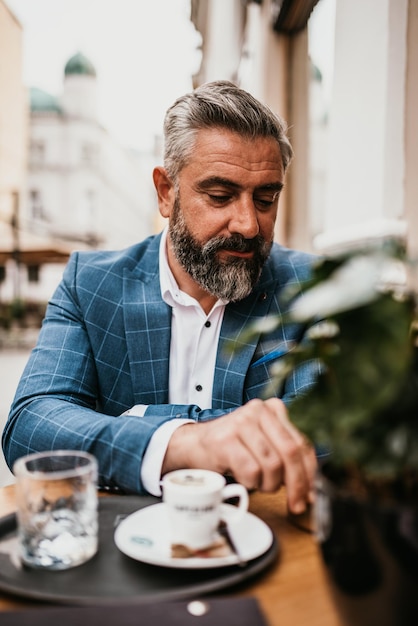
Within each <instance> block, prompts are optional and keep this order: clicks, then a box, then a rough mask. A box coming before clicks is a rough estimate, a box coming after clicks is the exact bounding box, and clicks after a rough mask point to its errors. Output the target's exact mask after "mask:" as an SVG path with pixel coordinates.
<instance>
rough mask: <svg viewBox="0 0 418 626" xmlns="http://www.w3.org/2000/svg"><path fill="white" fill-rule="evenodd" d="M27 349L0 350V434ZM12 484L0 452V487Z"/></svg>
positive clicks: (27, 352)
mask: <svg viewBox="0 0 418 626" xmlns="http://www.w3.org/2000/svg"><path fill="white" fill-rule="evenodd" d="M29 352H30V349H29V348H0V378H1V392H0V432H1V433H2V432H3V428H4V424H5V423H6V419H7V415H8V413H9V408H10V404H11V402H12V400H13V396H14V394H15V391H16V387H17V384H18V382H19V378H20V376H21V374H22V371H23V368H24V367H25V365H26V361H27V360H28V357H29ZM12 482H13V475H12V473H11V472H10V471H9V469H8V467H7V465H6V462H5V460H4V457H3V452H2V451H0V487H4V486H5V485H8V484H10V483H12Z"/></svg>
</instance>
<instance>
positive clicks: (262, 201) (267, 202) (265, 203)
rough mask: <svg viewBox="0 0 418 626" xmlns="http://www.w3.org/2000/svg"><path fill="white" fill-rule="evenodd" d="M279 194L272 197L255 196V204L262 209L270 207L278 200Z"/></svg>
mask: <svg viewBox="0 0 418 626" xmlns="http://www.w3.org/2000/svg"><path fill="white" fill-rule="evenodd" d="M276 197H277V196H273V197H270V198H254V202H255V204H256V205H257V206H258V207H260V208H261V209H269V208H270V207H271V206H272V205H273V204H274V202H275V201H276Z"/></svg>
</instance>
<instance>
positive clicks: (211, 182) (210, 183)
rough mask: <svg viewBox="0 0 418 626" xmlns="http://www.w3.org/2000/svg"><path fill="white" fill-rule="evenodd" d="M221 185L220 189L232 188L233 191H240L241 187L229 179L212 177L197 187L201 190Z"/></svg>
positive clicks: (199, 183)
mask: <svg viewBox="0 0 418 626" xmlns="http://www.w3.org/2000/svg"><path fill="white" fill-rule="evenodd" d="M216 185H219V186H220V187H230V188H232V189H240V188H241V185H238V184H237V183H234V182H233V181H232V180H230V179H229V178H222V176H210V177H209V178H205V179H204V180H201V181H199V182H198V183H197V187H199V189H203V190H204V189H211V188H212V187H215V186H216Z"/></svg>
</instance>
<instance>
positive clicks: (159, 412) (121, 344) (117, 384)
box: [2, 235, 316, 493]
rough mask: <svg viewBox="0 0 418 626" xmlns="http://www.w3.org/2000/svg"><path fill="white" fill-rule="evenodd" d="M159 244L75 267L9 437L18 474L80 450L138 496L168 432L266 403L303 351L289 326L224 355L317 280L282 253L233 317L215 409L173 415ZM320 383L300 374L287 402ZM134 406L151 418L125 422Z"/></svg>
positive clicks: (20, 393)
mask: <svg viewBox="0 0 418 626" xmlns="http://www.w3.org/2000/svg"><path fill="white" fill-rule="evenodd" d="M159 244H160V235H157V236H153V237H150V238H148V239H147V240H145V241H144V242H142V243H140V244H137V245H135V246H133V247H131V248H129V249H127V250H124V251H121V252H107V251H106V252H104V251H95V252H76V253H74V254H73V255H72V256H71V258H70V260H69V263H68V265H67V267H66V269H65V272H64V275H63V279H62V281H61V283H60V285H59V286H58V288H57V289H56V291H55V294H54V295H53V297H52V299H51V301H50V302H49V304H48V307H47V312H46V316H45V319H44V322H43V325H42V329H41V332H40V335H39V340H38V343H37V345H36V347H35V348H34V350H33V351H32V354H31V356H30V358H29V361H28V364H27V366H26V368H25V370H24V372H23V375H22V378H21V381H20V383H19V386H18V389H17V392H16V396H15V399H14V402H13V405H12V408H11V411H10V414H9V418H8V421H7V424H6V427H5V430H4V433H3V439H2V443H3V450H4V453H5V458H6V461H7V462H8V464H9V467H12V465H13V462H14V461H15V460H16V459H17V458H18V457H20V456H22V455H24V454H29V453H31V452H35V451H39V450H47V449H57V448H67V449H68V448H73V449H83V450H87V451H89V452H91V453H92V454H94V455H95V456H96V457H97V459H98V461H99V472H100V477H99V481H100V484H101V485H103V486H109V487H114V486H117V487H119V488H122V489H124V490H126V491H129V492H137V493H141V492H142V491H143V487H142V484H141V476H140V467H141V460H142V457H143V455H144V452H145V449H146V447H147V445H148V442H149V440H150V438H151V436H152V434H153V433H154V431H155V430H156V429H157V428H158V427H159V426H160V425H161V424H162V423H163V422H165V421H166V420H170V419H173V418H176V417H183V418H191V419H193V420H196V421H203V420H208V419H213V418H216V417H219V416H220V415H223V414H225V413H227V412H229V411H232V410H233V409H235V408H237V407H239V406H241V405H242V404H243V403H245V402H246V401H247V400H249V399H251V398H256V397H260V395H261V393H262V390H263V389H264V387H265V385H266V383H267V381H268V376H269V366H270V365H271V363H272V362H273V360H274V359H278V358H280V357H281V356H282V355H283V354H285V353H286V352H287V351H288V350H289V347H290V346H291V345H292V344H293V342H295V341H297V342H298V341H301V340H302V338H303V336H304V333H305V331H306V329H305V328H304V327H302V326H300V325H292V326H286V327H285V328H279V329H278V330H276V331H275V332H274V333H272V334H270V335H268V336H263V337H261V338H260V337H259V338H256V339H254V341H253V342H252V343H244V342H241V343H242V345H241V348H242V349H241V350H240V351H239V352H238V353H235V354H234V355H232V354H231V352H230V350H229V351H228V350H226V349H225V346H226V343H227V342H228V340H231V339H234V340H236V341H237V342H238V343H240V334H241V333H242V332H243V331H244V330H246V329H247V328H248V325H249V324H250V323H252V322H254V321H255V320H257V319H259V318H262V317H264V316H265V315H268V314H273V313H278V312H280V311H281V308H280V307H281V305H280V301H279V300H280V294H281V291H282V289H283V287H284V285H286V284H289V283H297V282H299V281H301V280H304V279H306V278H307V277H308V276H309V273H310V267H311V263H312V257H311V256H310V255H308V254H305V253H300V252H295V251H291V250H288V249H285V248H283V247H280V246H278V245H277V244H274V246H273V249H272V252H271V255H270V258H269V260H268V261H267V263H266V265H265V267H264V269H263V272H262V276H261V278H260V280H259V282H258V284H257V286H256V288H255V289H254V291H253V292H252V293H251V295H250V296H248V297H247V298H246V299H245V300H242V301H241V302H238V303H231V304H228V305H227V307H226V310H225V315H224V319H223V324H222V328H221V334H220V340H219V346H218V351H217V360H216V369H215V374H214V385H213V406H212V409H210V410H200V408H199V407H198V406H190V405H170V404H168V373H169V351H170V329H171V308H170V307H169V306H168V305H167V304H166V303H165V302H164V301H163V300H162V297H161V290H160V280H159V255H158V250H159ZM314 375H316V372H314V366H313V365H311V366H307V367H304V368H301V369H300V370H299V371H297V372H296V373H294V374H293V375H292V376H291V377H290V378H289V380H288V381H287V383H286V385H285V386H284V388H283V389H282V390H279V391H278V395H279V396H281V397H282V398H283V399H284V401H285V402H288V401H290V399H291V398H292V397H293V396H294V395H295V394H298V393H301V392H303V390H304V388H306V387H307V386H308V385H309V384H310V383H311V382H312V378H313V376H314ZM135 404H145V405H148V408H147V410H146V412H145V415H144V416H143V417H141V418H139V417H134V416H122V415H121V414H122V413H123V412H124V411H126V410H127V409H128V408H130V407H132V406H133V405H135Z"/></svg>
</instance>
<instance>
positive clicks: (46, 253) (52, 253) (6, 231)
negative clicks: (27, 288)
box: [0, 223, 74, 265]
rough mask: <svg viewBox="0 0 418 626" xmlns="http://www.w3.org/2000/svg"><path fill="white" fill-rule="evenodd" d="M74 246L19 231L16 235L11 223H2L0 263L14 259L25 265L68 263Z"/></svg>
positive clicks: (3, 263)
mask: <svg viewBox="0 0 418 626" xmlns="http://www.w3.org/2000/svg"><path fill="white" fill-rule="evenodd" d="M73 249H74V248H72V247H71V246H70V245H69V244H66V243H65V242H60V241H56V240H53V239H51V238H50V237H46V236H45V237H44V236H42V235H36V234H33V233H28V232H26V231H19V232H18V234H17V237H15V236H14V234H13V231H12V228H11V226H10V225H9V224H6V223H2V224H0V265H5V263H6V262H7V261H9V260H10V259H14V260H16V261H19V262H20V263H23V264H24V265H43V264H45V263H66V262H67V260H68V257H69V256H70V253H71V252H72V250H73Z"/></svg>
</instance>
